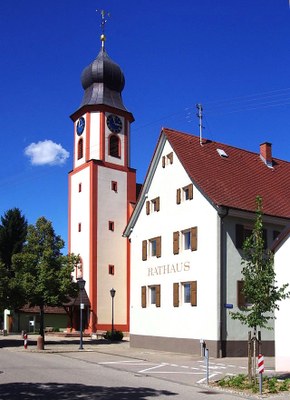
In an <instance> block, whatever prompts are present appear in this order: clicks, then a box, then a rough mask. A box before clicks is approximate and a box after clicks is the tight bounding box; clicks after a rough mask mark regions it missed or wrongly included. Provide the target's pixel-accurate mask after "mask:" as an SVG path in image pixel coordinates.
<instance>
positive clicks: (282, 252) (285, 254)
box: [275, 235, 290, 372]
mask: <svg viewBox="0 0 290 400" xmlns="http://www.w3.org/2000/svg"><path fill="white" fill-rule="evenodd" d="M289 259H290V235H288V237H287V238H286V240H285V241H284V242H283V243H282V245H281V246H280V247H279V248H278V249H277V251H276V253H275V272H276V280H277V284H278V286H279V287H280V286H281V285H283V284H285V283H289V282H290V268H289ZM288 289H289V288H288ZM279 308H280V309H279V310H276V311H275V317H276V320H275V369H276V371H285V372H286V371H287V372H289V371H290V343H289V328H288V326H289V316H290V299H286V300H282V301H281V302H280V303H279Z"/></svg>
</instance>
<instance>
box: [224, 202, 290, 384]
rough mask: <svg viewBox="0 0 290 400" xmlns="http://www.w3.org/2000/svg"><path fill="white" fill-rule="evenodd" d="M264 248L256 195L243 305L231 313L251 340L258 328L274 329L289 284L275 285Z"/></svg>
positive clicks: (269, 256)
mask: <svg viewBox="0 0 290 400" xmlns="http://www.w3.org/2000/svg"><path fill="white" fill-rule="evenodd" d="M265 247H266V246H265V241H264V235H263V212H262V198H261V197H260V196H257V197H256V218H255V223H254V228H253V231H252V233H251V235H250V236H249V237H248V238H246V240H245V241H244V244H243V256H242V261H241V264H242V267H243V268H242V275H243V289H242V293H243V295H244V298H245V300H246V301H245V303H246V306H245V307H244V308H243V309H241V311H237V312H231V313H230V315H231V317H232V318H233V319H235V320H239V321H241V322H242V324H244V325H247V326H248V327H249V328H252V329H253V330H254V338H256V332H257V328H266V329H273V328H271V327H269V322H270V320H272V319H274V318H275V316H274V311H275V310H278V309H279V304H278V302H279V301H281V300H283V299H286V298H288V297H289V296H290V292H289V291H287V287H288V286H289V284H288V283H286V284H284V285H282V286H281V287H278V286H277V282H276V280H275V277H276V273H275V269H274V255H273V253H272V251H270V250H269V249H266V248H265ZM254 343H256V342H255V341H254ZM254 353H255V349H254ZM255 356H256V355H255V354H254V357H255ZM249 357H250V355H249ZM250 364H251V362H250V361H249V371H248V372H249V378H251V372H250V369H251V368H250Z"/></svg>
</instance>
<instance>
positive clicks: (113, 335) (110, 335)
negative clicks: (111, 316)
mask: <svg viewBox="0 0 290 400" xmlns="http://www.w3.org/2000/svg"><path fill="white" fill-rule="evenodd" d="M123 337H124V335H123V332H122V331H107V332H106V333H105V335H104V338H105V339H108V340H111V341H116V342H118V341H121V340H122V339H123Z"/></svg>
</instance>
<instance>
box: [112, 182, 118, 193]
mask: <svg viewBox="0 0 290 400" xmlns="http://www.w3.org/2000/svg"><path fill="white" fill-rule="evenodd" d="M111 190H113V192H116V193H117V191H118V183H117V182H116V181H111Z"/></svg>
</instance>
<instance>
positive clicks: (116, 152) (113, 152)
mask: <svg viewBox="0 0 290 400" xmlns="http://www.w3.org/2000/svg"><path fill="white" fill-rule="evenodd" d="M109 155H110V156H112V157H117V158H120V157H121V152H120V139H119V138H118V136H117V135H111V136H110V138H109Z"/></svg>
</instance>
